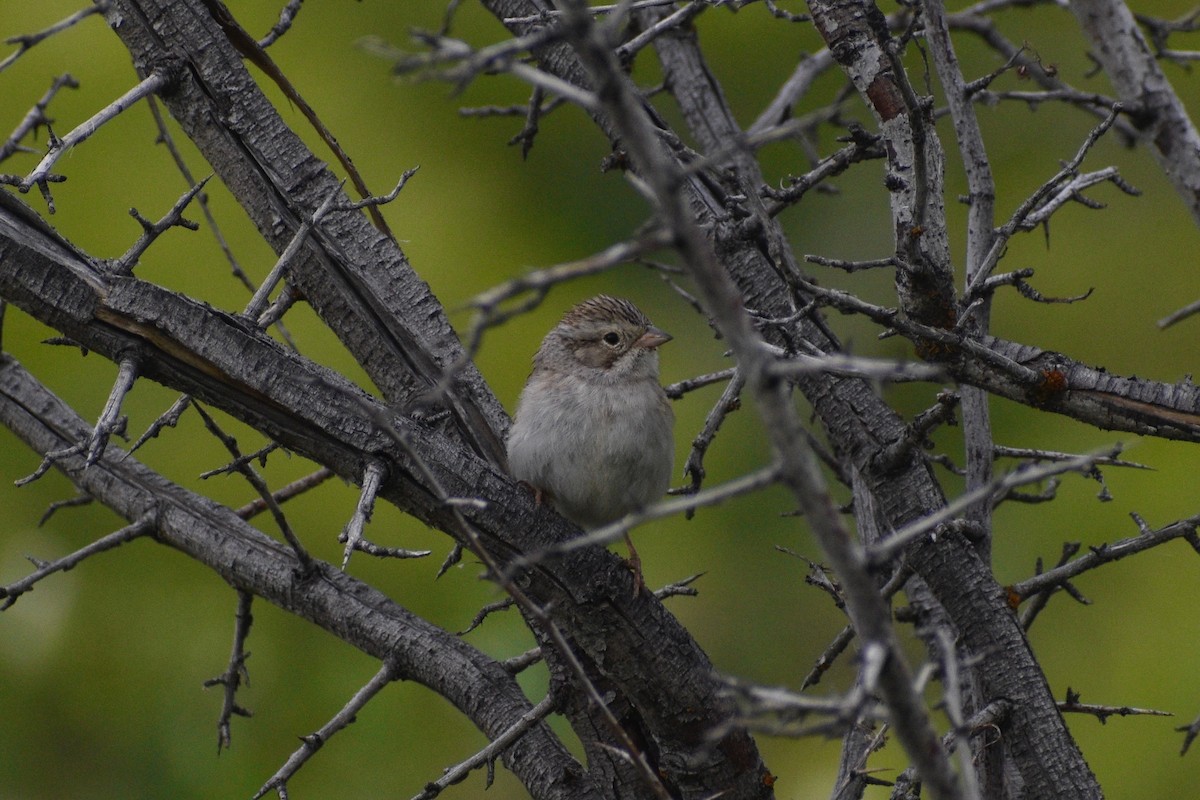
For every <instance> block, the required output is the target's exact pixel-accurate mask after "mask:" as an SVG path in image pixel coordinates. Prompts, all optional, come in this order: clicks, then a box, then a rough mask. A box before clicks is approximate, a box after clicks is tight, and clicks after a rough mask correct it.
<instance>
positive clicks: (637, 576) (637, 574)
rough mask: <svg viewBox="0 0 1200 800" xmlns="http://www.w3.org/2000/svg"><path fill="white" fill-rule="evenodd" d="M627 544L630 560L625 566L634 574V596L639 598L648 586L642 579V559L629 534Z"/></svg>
mask: <svg viewBox="0 0 1200 800" xmlns="http://www.w3.org/2000/svg"><path fill="white" fill-rule="evenodd" d="M625 544H626V545H627V546H628V547H629V558H627V559H625V566H627V567H629V571H630V572H632V573H633V596H634V597H637V596H638V595H639V594H641V591H642V588H643V587H644V586H645V585H646V581H645V580H644V579H643V578H642V557H641V556H639V555H638V551H637V548H636V547H634V546H633V539H630V538H629V533H628V532H627V533H626V534H625Z"/></svg>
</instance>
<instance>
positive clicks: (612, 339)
mask: <svg viewBox="0 0 1200 800" xmlns="http://www.w3.org/2000/svg"><path fill="white" fill-rule="evenodd" d="M604 343H605V344H606V345H608V346H609V347H616V346H617V345H618V344H620V343H621V337H620V336H618V335H617V334H616V332H615V331H609V332H608V333H606V334H604Z"/></svg>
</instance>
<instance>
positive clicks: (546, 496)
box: [517, 481, 550, 506]
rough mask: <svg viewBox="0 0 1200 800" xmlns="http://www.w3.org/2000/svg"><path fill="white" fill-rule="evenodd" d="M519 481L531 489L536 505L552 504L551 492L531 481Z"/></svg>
mask: <svg viewBox="0 0 1200 800" xmlns="http://www.w3.org/2000/svg"><path fill="white" fill-rule="evenodd" d="M517 483H519V484H520V485H522V486H524V487H525V488H526V489H528V490H529V491H531V492H533V504H534V505H535V506H542V505H549V504H550V493H549V492H544V491H542V490H541V489H539V488H538V487H536V486H534V485H533V484H532V483H530V482H529V481H517Z"/></svg>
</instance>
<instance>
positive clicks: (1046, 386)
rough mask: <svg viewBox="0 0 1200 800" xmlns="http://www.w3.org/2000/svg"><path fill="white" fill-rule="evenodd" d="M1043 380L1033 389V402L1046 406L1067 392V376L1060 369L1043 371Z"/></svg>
mask: <svg viewBox="0 0 1200 800" xmlns="http://www.w3.org/2000/svg"><path fill="white" fill-rule="evenodd" d="M1041 376H1042V378H1041V380H1040V381H1038V384H1037V386H1035V387H1034V388H1033V392H1032V394H1033V401H1034V403H1036V404H1037V405H1045V404H1046V403H1049V402H1050V401H1052V400H1053V399H1054V398H1056V397H1058V396H1059V395H1060V394H1062V393H1063V392H1065V391H1066V390H1067V376H1066V374H1065V373H1064V372H1063V371H1062V370H1060V369H1054V368H1049V369H1043V370H1042V371H1041Z"/></svg>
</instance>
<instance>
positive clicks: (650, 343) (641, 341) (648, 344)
mask: <svg viewBox="0 0 1200 800" xmlns="http://www.w3.org/2000/svg"><path fill="white" fill-rule="evenodd" d="M672 338H673V337H672V336H671V334H669V333H667V332H666V331H663V330H659V329H658V328H656V327H654V326H653V325H651V326H650V327H649V328H647V329H646V332H645V333H643V334H642V335H641V336H639V337H638V339H637V341H636V342H634V343H633V346H634V347H644V348H645V349H647V350H653V349H655V348H656V347H658V346H660V345H664V344H666V343H667V342H669V341H671V339H672Z"/></svg>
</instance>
